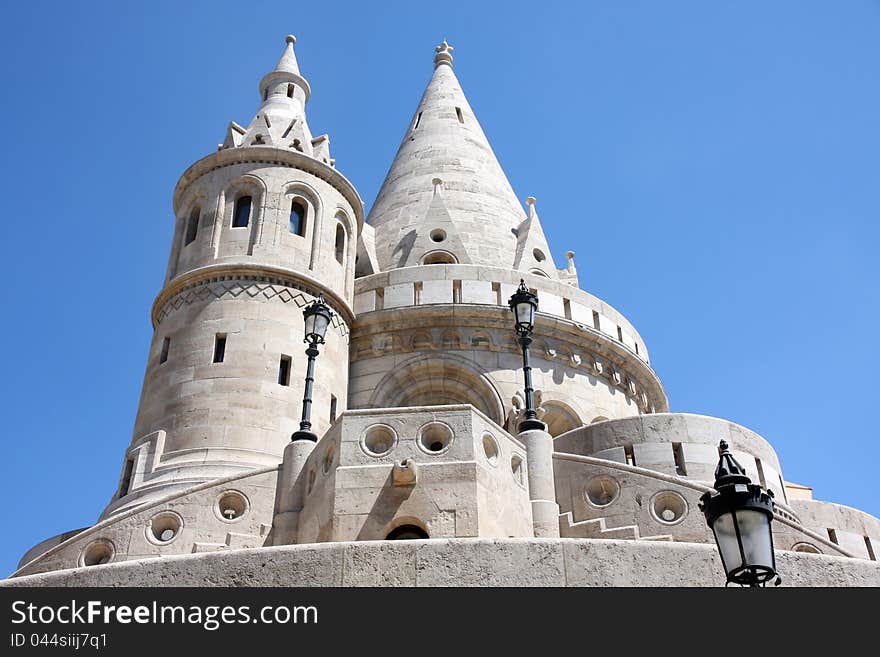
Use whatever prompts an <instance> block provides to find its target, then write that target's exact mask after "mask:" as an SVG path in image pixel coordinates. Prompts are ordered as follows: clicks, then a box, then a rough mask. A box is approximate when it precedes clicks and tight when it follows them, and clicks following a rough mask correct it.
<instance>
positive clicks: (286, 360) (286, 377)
mask: <svg viewBox="0 0 880 657" xmlns="http://www.w3.org/2000/svg"><path fill="white" fill-rule="evenodd" d="M278 385H282V386H289V385H290V356H282V357H281V362H280V363H278Z"/></svg>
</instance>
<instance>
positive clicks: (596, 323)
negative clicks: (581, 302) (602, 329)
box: [593, 310, 599, 331]
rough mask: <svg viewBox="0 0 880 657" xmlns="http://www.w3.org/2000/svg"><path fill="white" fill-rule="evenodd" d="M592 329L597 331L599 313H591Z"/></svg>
mask: <svg viewBox="0 0 880 657" xmlns="http://www.w3.org/2000/svg"><path fill="white" fill-rule="evenodd" d="M593 328H594V329H596V330H597V331H598V330H599V313H597V312H596V311H595V310H594V311H593Z"/></svg>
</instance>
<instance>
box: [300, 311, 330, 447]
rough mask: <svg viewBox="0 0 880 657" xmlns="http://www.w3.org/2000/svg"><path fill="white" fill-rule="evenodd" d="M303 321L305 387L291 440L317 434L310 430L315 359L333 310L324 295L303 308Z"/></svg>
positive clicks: (316, 437)
mask: <svg viewBox="0 0 880 657" xmlns="http://www.w3.org/2000/svg"><path fill="white" fill-rule="evenodd" d="M303 320H304V322H305V337H304V338H303V342H305V343H307V344H308V345H309V346H308V347H307V348H306V356H308V358H309V363H308V367H307V369H306V387H305V391H304V392H303V408H302V420H300V423H299V431H296V432H294V434H293V435H292V436H291V437H290V439H291V440H311V441H312V442H315V441H317V440H318V436H317V435H315V433H314V432H313V431H312V421H311V416H312V384H313V383H314V382H315V359H316V358H317V357H318V353H319V351H318V345H320V344H324V336H325V335H326V334H327V327H328V326H330V322H331V321H332V320H333V311H332V310H330V306H328V305H327V303H326V302H325V301H324V295H323V294H320V295H318V298H317V299H315V300H314V301H312V303H310V304H309V305H307V306H306V307H305V308H304V309H303Z"/></svg>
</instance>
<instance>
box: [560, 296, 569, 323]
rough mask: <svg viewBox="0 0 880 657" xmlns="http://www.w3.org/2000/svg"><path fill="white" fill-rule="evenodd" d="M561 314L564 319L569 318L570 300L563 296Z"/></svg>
mask: <svg viewBox="0 0 880 657" xmlns="http://www.w3.org/2000/svg"><path fill="white" fill-rule="evenodd" d="M562 314H563V315H565V319H571V301H569V300H568V299H565V298H563V299H562Z"/></svg>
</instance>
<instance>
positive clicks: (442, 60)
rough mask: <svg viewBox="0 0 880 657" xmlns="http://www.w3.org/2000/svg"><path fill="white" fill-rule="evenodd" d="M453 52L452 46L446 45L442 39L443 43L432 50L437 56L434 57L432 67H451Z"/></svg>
mask: <svg viewBox="0 0 880 657" xmlns="http://www.w3.org/2000/svg"><path fill="white" fill-rule="evenodd" d="M453 50H455V48H453V47H452V46H450V45H449V44H448V43H446V39H443V42H442V43H441V44H440V45H439V46H437V47H436V48H434V52H436V53H437V54H436V55H435V56H434V67H435V68H436V67H437V66H440V64H448V65H449V66H452V51H453Z"/></svg>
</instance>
